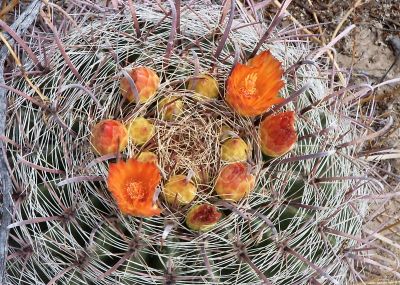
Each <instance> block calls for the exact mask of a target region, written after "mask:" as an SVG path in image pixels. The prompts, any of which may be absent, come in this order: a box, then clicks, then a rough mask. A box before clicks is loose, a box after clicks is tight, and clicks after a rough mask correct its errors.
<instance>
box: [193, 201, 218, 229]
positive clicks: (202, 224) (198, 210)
mask: <svg viewBox="0 0 400 285" xmlns="http://www.w3.org/2000/svg"><path fill="white" fill-rule="evenodd" d="M221 216H222V214H221V213H220V212H219V211H218V209H217V207H215V206H214V205H211V204H200V205H196V206H194V207H192V208H191V209H190V210H189V212H188V213H187V215H186V225H187V226H188V227H189V228H190V229H191V230H194V231H202V232H204V231H207V230H209V229H211V228H213V227H214V226H215V225H216V224H217V223H218V221H219V219H220V218H221Z"/></svg>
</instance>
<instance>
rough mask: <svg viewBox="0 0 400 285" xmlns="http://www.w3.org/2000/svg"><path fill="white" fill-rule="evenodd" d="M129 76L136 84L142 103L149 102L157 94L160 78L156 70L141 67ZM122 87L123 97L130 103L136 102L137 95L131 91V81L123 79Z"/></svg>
mask: <svg viewBox="0 0 400 285" xmlns="http://www.w3.org/2000/svg"><path fill="white" fill-rule="evenodd" d="M129 75H130V76H131V77H132V79H133V81H134V82H135V86H136V89H137V91H138V95H139V102H140V103H145V102H147V101H148V100H149V99H150V98H152V97H153V96H154V95H155V94H156V91H157V89H158V87H159V86H160V78H159V77H158V75H157V73H156V72H155V71H154V70H152V69H150V68H148V67H144V66H140V67H136V68H134V69H132V70H131V71H129ZM120 85H121V93H122V96H124V97H125V98H126V99H127V100H128V101H129V102H133V101H135V95H134V93H133V90H132V89H131V86H130V84H129V80H128V79H127V78H125V77H123V78H122V79H121V82H120Z"/></svg>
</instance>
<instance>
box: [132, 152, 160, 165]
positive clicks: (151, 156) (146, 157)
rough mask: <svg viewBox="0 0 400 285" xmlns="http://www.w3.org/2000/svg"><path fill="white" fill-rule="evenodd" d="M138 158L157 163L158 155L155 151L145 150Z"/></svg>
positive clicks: (142, 160) (141, 160)
mask: <svg viewBox="0 0 400 285" xmlns="http://www.w3.org/2000/svg"><path fill="white" fill-rule="evenodd" d="M137 160H138V161H140V162H153V163H155V164H157V161H158V157H157V155H156V154H155V153H154V152H151V151H143V152H141V153H140V154H139V156H138V158H137Z"/></svg>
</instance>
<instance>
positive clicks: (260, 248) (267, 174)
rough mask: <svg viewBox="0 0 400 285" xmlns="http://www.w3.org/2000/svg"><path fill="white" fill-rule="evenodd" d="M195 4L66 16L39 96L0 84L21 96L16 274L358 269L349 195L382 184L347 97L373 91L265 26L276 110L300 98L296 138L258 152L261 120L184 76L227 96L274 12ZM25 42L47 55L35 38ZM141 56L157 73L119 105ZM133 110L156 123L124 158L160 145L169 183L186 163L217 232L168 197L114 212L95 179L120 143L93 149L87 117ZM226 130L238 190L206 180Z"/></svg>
mask: <svg viewBox="0 0 400 285" xmlns="http://www.w3.org/2000/svg"><path fill="white" fill-rule="evenodd" d="M169 2H171V3H172V1H169ZM194 2H195V3H191V4H187V5H182V7H177V6H175V5H172V6H168V5H167V4H163V6H162V8H163V9H160V8H161V6H160V7H159V8H157V7H155V6H153V4H135V7H134V10H131V11H135V13H133V15H135V16H134V17H132V13H131V12H129V11H124V12H122V13H117V14H115V12H112V13H111V12H107V13H106V12H104V13H101V15H95V14H93V15H90V16H85V17H83V16H79V15H78V16H74V19H75V20H76V21H79V22H78V26H76V27H73V28H71V30H70V31H69V32H68V33H67V34H66V35H63V36H62V37H61V45H62V49H60V47H59V46H58V47H57V46H55V45H50V46H49V47H48V50H49V51H50V52H49V53H48V54H47V55H46V58H47V60H48V61H49V63H50V70H49V71H48V72H47V73H46V74H42V75H33V76H31V80H32V82H33V83H34V84H35V86H37V88H38V89H39V90H41V92H42V93H43V95H45V96H46V97H47V98H48V101H47V102H46V101H41V100H39V99H38V96H37V92H35V90H34V89H32V88H31V87H30V85H29V84H27V82H26V81H25V80H24V79H21V78H18V76H15V78H14V79H12V80H10V81H9V82H8V84H9V85H10V86H13V88H15V89H18V90H20V91H21V92H23V94H25V95H26V96H20V94H16V93H15V92H11V91H10V92H9V98H10V99H9V101H10V105H9V123H8V125H7V137H8V139H9V140H10V141H12V142H13V143H12V144H7V151H8V154H9V159H10V167H11V168H12V178H13V180H14V185H15V193H16V197H17V198H16V200H15V201H16V202H15V209H16V211H15V220H16V222H15V224H13V227H12V233H11V247H10V251H11V253H12V254H14V256H15V258H13V262H9V263H8V279H9V282H10V284H32V283H30V282H32V280H35V284H55V283H57V282H58V283H59V284H230V283H231V284H307V282H313V281H318V282H320V283H324V282H326V283H329V282H331V283H334V284H343V282H344V280H345V279H346V273H347V271H348V268H349V266H351V262H350V261H349V260H348V259H346V258H344V255H343V252H344V250H345V249H347V248H351V247H352V246H354V244H355V242H354V240H353V239H351V238H349V237H352V236H357V235H358V234H359V232H360V227H361V221H362V217H363V216H364V214H365V211H366V203H364V202H360V201H358V200H357V199H356V198H355V197H356V196H359V195H361V194H365V193H370V192H371V191H373V190H374V188H375V187H378V186H379V185H378V186H377V184H376V183H375V184H374V183H365V181H368V179H366V178H365V177H366V176H365V175H366V170H365V169H364V168H363V166H362V165H360V164H359V163H358V161H357V160H356V159H354V157H353V154H354V152H355V151H356V143H358V142H359V141H360V140H357V138H358V137H359V135H360V134H361V133H362V132H363V130H364V128H365V126H364V125H363V124H358V123H357V120H359V118H358V117H357V116H354V114H357V108H358V107H357V104H354V103H355V102H356V100H357V98H358V97H359V96H362V95H363V94H365V93H366V92H367V91H366V90H365V89H362V88H359V87H354V88H350V87H342V86H340V84H338V83H335V81H334V80H332V76H333V75H335V72H337V70H335V69H332V67H330V65H329V64H327V63H326V62H327V61H326V60H325V59H324V58H320V57H315V55H316V54H318V52H319V51H320V50H318V49H316V47H314V46H312V45H311V44H310V42H309V41H308V40H305V39H304V38H303V37H302V35H301V34H300V30H299V29H298V28H296V27H294V26H289V27H286V28H282V29H280V30H279V31H277V32H274V33H273V34H271V35H270V37H269V39H268V41H267V42H266V43H262V44H261V46H260V51H261V50H270V51H271V52H272V54H273V55H274V56H275V57H276V58H278V59H279V60H280V61H281V62H282V65H283V69H284V70H285V75H284V80H285V87H284V88H283V89H282V90H281V94H282V97H283V98H285V99H287V100H286V101H284V104H282V105H279V106H278V107H277V108H274V109H272V110H271V111H270V113H271V114H272V113H274V112H280V111H282V110H294V111H295V112H296V117H297V121H296V129H297V133H298V137H299V139H298V143H297V145H296V146H295V147H294V149H293V150H292V151H291V152H290V153H288V154H287V155H285V156H282V157H279V158H274V159H272V158H270V159H266V157H263V156H262V154H261V150H260V143H259V137H258V133H257V128H258V124H259V121H260V118H259V117H256V118H248V117H243V116H240V115H238V114H237V113H235V112H234V111H233V110H232V109H231V108H230V107H229V106H228V105H227V104H226V103H225V101H224V100H223V98H219V99H218V100H205V99H199V98H198V97H196V95H195V92H193V91H191V90H188V89H187V88H186V86H187V80H188V79H189V78H194V77H196V76H199V75H200V74H202V73H208V74H211V75H212V76H213V77H214V78H215V79H216V80H217V81H218V84H219V88H220V90H221V93H222V94H221V97H223V96H224V94H223V90H224V85H225V81H226V78H227V77H228V76H229V73H230V72H231V70H232V67H233V66H234V64H235V63H237V62H239V61H241V62H244V61H245V60H246V59H248V58H249V57H250V55H251V54H252V53H253V51H254V48H255V47H256V46H258V43H259V42H260V39H261V38H262V36H263V34H264V32H265V30H266V29H267V27H268V25H269V24H270V21H268V20H266V21H265V22H263V21H261V23H258V24H255V23H256V22H258V21H260V20H261V19H262V15H261V13H260V12H258V13H256V14H252V12H249V11H248V9H247V7H244V6H243V4H240V3H239V2H238V3H234V2H232V3H234V4H233V7H232V8H230V10H228V9H227V8H229V5H226V7H224V8H223V10H222V13H221V6H220V5H205V4H203V3H202V1H194ZM171 3H170V4H171ZM254 16H256V17H257V19H254V18H253V17H254ZM275 20H276V19H275ZM275 20H274V21H275ZM136 24H137V25H138V30H136V29H135V25H136ZM171 27H172V28H171ZM138 31H139V32H140V37H139V38H138V35H137V32H138ZM42 32H43V33H45V31H42ZM32 41H33V44H34V43H35V41H37V39H35V38H34V39H33V40H32ZM42 44H43V43H42ZM44 44H45V43H44ZM34 46H35V45H34ZM37 46H40V45H37ZM34 51H35V53H36V54H37V55H38V57H39V58H41V59H42V60H44V57H43V56H41V54H42V51H41V49H40V48H37V49H36V50H34ZM313 56H314V57H313ZM137 66H146V67H150V68H152V69H153V70H155V71H156V72H157V74H158V76H159V77H160V78H161V85H160V87H159V89H158V91H157V94H156V96H155V97H153V98H152V99H151V100H149V101H147V102H146V103H144V104H135V103H134V102H133V103H128V102H127V101H126V100H124V99H123V97H122V96H121V92H120V83H119V81H120V79H121V77H123V76H124V70H125V71H126V70H127V69H128V68H130V67H137ZM34 69H35V67H34V66H33V65H32V64H30V63H27V70H28V71H32V70H34ZM342 76H343V75H342ZM344 94H346V98H347V99H346V100H342V97H343V95H344ZM352 96H353V97H352ZM177 97H178V98H179V99H180V100H182V102H183V107H182V112H181V113H180V114H179V116H178V117H177V118H176V119H175V120H172V121H165V120H164V119H163V117H162V116H163V113H162V112H160V110H159V109H160V105H159V104H158V103H159V102H160V101H161V100H162V99H163V98H169V99H171V100H174V98H177ZM338 98H339V99H340V100H338ZM141 116H144V117H146V118H147V119H149V120H151V121H152V122H153V123H154V125H155V126H156V132H155V135H154V136H153V137H152V138H151V139H150V140H149V141H148V142H147V143H146V144H144V145H142V146H137V145H135V144H133V143H132V141H130V142H129V143H128V146H127V149H126V150H125V151H124V152H123V153H122V154H121V156H122V158H127V157H135V156H137V155H139V153H140V152H142V151H153V152H154V153H156V154H157V156H158V158H159V161H158V163H159V167H160V169H161V171H162V174H163V176H164V180H163V181H164V182H163V183H165V181H166V179H167V178H168V177H170V176H172V175H174V174H185V175H187V174H190V173H192V174H193V177H194V180H196V179H197V181H196V184H197V187H198V191H199V193H200V194H199V195H198V196H197V198H196V199H197V200H195V202H194V204H198V203H200V202H207V203H212V204H214V205H216V206H217V208H218V209H219V210H220V211H221V212H222V213H223V218H222V219H221V220H220V222H219V223H218V224H217V226H215V227H214V228H213V229H210V230H208V231H206V232H197V231H192V230H190V229H188V228H187V226H186V225H185V215H186V213H187V211H188V208H189V206H179V207H177V206H173V205H172V206H171V205H170V204H168V203H166V202H164V200H163V199H160V201H161V202H160V203H162V206H163V208H164V209H165V211H164V212H163V214H162V215H161V216H160V217H152V218H136V217H131V216H125V215H122V214H121V212H120V211H119V209H118V207H117V206H116V204H115V202H114V200H113V197H112V196H111V195H110V193H109V192H108V191H107V186H106V183H105V182H104V180H105V178H106V177H107V174H108V163H109V162H110V161H112V160H113V159H115V155H104V156H100V157H98V156H96V155H95V154H94V153H93V151H92V150H91V146H90V135H91V127H92V126H93V125H95V124H96V123H97V122H99V121H100V120H103V119H109V118H112V119H119V120H122V121H123V122H125V123H128V122H130V121H131V120H132V119H135V118H137V117H141ZM225 127H228V128H229V131H228V132H225V133H227V134H230V135H233V136H240V137H241V138H243V139H244V140H245V141H246V143H247V144H248V146H249V157H248V163H249V165H250V167H251V171H252V173H253V174H254V176H255V177H256V187H255V189H254V190H253V191H252V192H251V193H250V194H249V195H248V197H246V198H245V199H242V200H240V201H239V202H237V203H235V202H230V201H224V200H221V199H219V198H218V196H217V195H216V194H215V192H214V191H213V190H214V183H215V179H216V177H217V175H218V173H219V172H220V170H221V167H222V166H223V165H225V164H226V163H225V162H223V161H221V159H220V147H221V133H224V131H223V130H224V128H225ZM222 141H223V139H222ZM364 178H365V179H364ZM20 272H23V275H22V276H21V275H20ZM317 284H318V283H317Z"/></svg>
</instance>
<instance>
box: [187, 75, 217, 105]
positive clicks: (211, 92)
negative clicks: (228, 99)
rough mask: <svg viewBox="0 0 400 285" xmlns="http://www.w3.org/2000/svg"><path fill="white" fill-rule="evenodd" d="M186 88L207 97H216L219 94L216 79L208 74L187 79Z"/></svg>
mask: <svg viewBox="0 0 400 285" xmlns="http://www.w3.org/2000/svg"><path fill="white" fill-rule="evenodd" d="M188 89H189V90H193V91H194V92H196V93H197V94H200V95H201V96H202V97H205V98H208V99H216V98H218V95H219V87H218V81H217V80H216V79H215V78H214V77H212V76H210V75H208V74H200V75H198V76H196V77H195V78H191V79H189V81H188Z"/></svg>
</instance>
